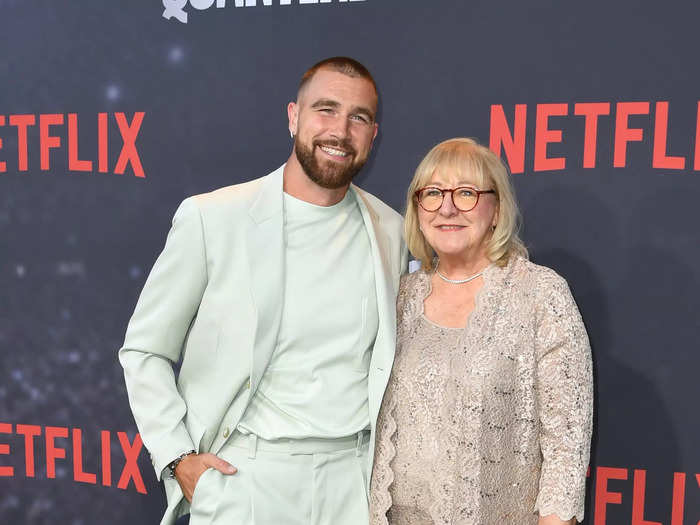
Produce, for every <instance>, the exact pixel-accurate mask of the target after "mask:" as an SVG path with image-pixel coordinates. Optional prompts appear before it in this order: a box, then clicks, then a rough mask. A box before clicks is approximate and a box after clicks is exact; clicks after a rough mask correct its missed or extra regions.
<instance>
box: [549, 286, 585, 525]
mask: <svg viewBox="0 0 700 525" xmlns="http://www.w3.org/2000/svg"><path fill="white" fill-rule="evenodd" d="M542 290H543V293H542V294H541V299H540V301H539V305H538V317H537V331H536V341H535V347H536V352H537V359H538V363H537V393H538V406H539V419H540V425H541V426H540V428H541V431H540V445H541V449H542V471H541V475H540V486H539V493H538V496H537V502H536V504H535V509H536V510H537V511H539V514H540V515H541V516H548V515H550V514H556V515H558V516H559V518H560V519H562V520H569V519H571V518H572V517H574V516H575V517H576V519H577V520H578V521H582V520H583V513H584V497H585V490H586V470H587V468H588V462H589V454H590V442H591V430H592V416H593V377H592V363H591V349H590V345H589V342H588V335H587V334H586V329H585V327H584V325H583V321H582V319H581V315H580V314H579V311H578V308H577V306H576V303H575V302H574V299H573V297H572V296H571V292H570V291H569V287H568V285H567V283H566V281H565V280H564V279H562V278H561V277H559V276H558V275H556V274H552V275H548V276H547V278H546V279H545V286H544V287H543V288H542Z"/></svg>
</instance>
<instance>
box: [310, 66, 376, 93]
mask: <svg viewBox="0 0 700 525" xmlns="http://www.w3.org/2000/svg"><path fill="white" fill-rule="evenodd" d="M319 69H330V70H331V71H337V72H338V73H342V74H343V75H347V76H349V77H353V78H358V77H359V78H364V79H365V80H368V81H369V82H370V83H371V84H372V87H373V88H374V92H375V93H377V96H378V95H379V92H378V91H377V84H376V83H375V82H374V78H372V74H371V73H370V72H369V70H368V69H367V68H366V67H365V66H363V65H362V64H360V63H359V62H358V61H357V60H355V59H354V58H350V57H331V58H326V59H325V60H321V61H320V62H318V63H316V64H314V65H313V66H311V67H310V68H309V69H308V70H307V71H306V73H304V75H303V76H302V77H301V82H299V91H298V92H301V90H302V89H304V86H306V84H308V82H309V81H310V80H311V79H312V78H313V76H314V75H315V74H316V72H317V71H318V70H319Z"/></svg>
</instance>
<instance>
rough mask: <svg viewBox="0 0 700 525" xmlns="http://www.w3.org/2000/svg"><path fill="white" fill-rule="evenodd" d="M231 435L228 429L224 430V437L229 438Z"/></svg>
mask: <svg viewBox="0 0 700 525" xmlns="http://www.w3.org/2000/svg"><path fill="white" fill-rule="evenodd" d="M229 434H230V432H229V429H228V427H226V428H225V429H224V437H225V438H227V437H228V435H229Z"/></svg>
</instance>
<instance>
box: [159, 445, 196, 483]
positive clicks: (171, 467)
mask: <svg viewBox="0 0 700 525" xmlns="http://www.w3.org/2000/svg"><path fill="white" fill-rule="evenodd" d="M191 454H196V452H195V451H194V450H188V451H187V452H183V453H182V454H180V455H179V456H178V457H176V458H175V459H174V460H172V461H171V462H170V463H168V464H167V466H166V468H167V469H168V472H169V476H170V479H175V469H176V468H177V466H178V465H179V464H180V462H181V461H182V460H183V459H185V458H186V457H187V456H189V455H191Z"/></svg>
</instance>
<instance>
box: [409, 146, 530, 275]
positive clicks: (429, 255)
mask: <svg viewBox="0 0 700 525" xmlns="http://www.w3.org/2000/svg"><path fill="white" fill-rule="evenodd" d="M436 171H447V172H449V173H454V174H455V175H457V176H458V177H459V178H460V179H470V180H474V179H476V180H475V183H476V184H477V185H478V186H479V189H494V190H495V191H496V198H497V199H498V222H497V224H496V228H495V230H494V231H493V233H492V234H491V238H490V239H489V240H488V241H487V247H486V253H487V257H488V258H489V260H490V261H491V262H494V263H496V264H497V265H499V266H504V265H505V264H506V263H507V262H508V259H509V258H510V257H511V256H512V255H520V256H522V257H526V258H527V256H528V254H527V248H525V245H524V244H523V242H522V241H521V240H520V237H519V236H518V233H519V230H520V223H521V220H520V211H519V210H518V203H517V201H516V200H515V190H514V189H513V185H512V184H511V181H510V176H509V174H508V168H506V165H505V164H504V163H503V161H502V160H501V159H500V158H499V157H498V156H497V155H496V154H495V153H493V152H492V151H491V150H490V149H488V148H487V147H485V146H482V145H481V144H479V143H478V142H477V141H476V140H474V139H470V138H454V139H449V140H446V141H444V142H441V143H440V144H438V145H437V146H435V147H433V149H431V150H430V151H429V152H428V154H427V155H426V156H425V157H424V158H423V160H422V161H421V163H420V164H419V165H418V167H417V168H416V173H415V175H414V176H413V180H412V181H411V185H410V186H409V188H408V195H407V197H406V219H405V221H404V232H405V235H406V244H407V245H408V249H409V250H410V252H411V253H412V254H413V256H414V257H416V258H417V259H418V260H420V262H421V265H422V267H423V269H424V270H426V271H429V270H432V268H433V257H434V256H435V252H434V251H433V248H432V247H431V246H430V244H428V241H426V240H425V237H424V236H423V232H421V231H420V225H419V222H418V202H417V201H416V198H415V196H414V194H415V192H416V190H418V189H420V188H423V187H424V186H426V185H427V184H428V183H429V182H430V179H431V178H432V177H433V175H434V174H435V172H436Z"/></svg>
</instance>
